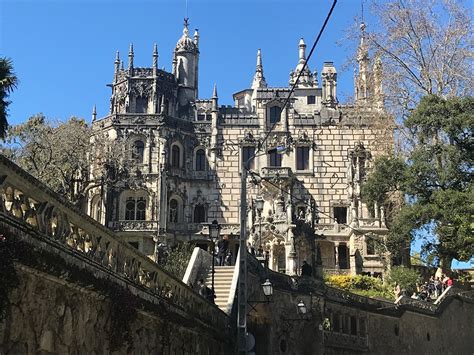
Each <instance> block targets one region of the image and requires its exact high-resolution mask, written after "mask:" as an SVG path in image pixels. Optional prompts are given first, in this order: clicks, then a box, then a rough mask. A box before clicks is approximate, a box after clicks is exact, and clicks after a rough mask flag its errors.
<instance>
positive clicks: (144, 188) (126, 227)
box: [88, 20, 393, 275]
mask: <svg viewBox="0 0 474 355" xmlns="http://www.w3.org/2000/svg"><path fill="white" fill-rule="evenodd" d="M364 27H365V26H364V25H362V26H361V39H360V45H359V48H358V56H357V62H358V68H357V71H356V72H355V76H354V84H355V100H354V102H353V103H351V104H340V103H339V101H338V99H337V92H336V89H337V72H336V68H335V67H334V65H333V63H332V62H325V63H324V64H323V67H322V70H321V75H320V76H319V75H318V73H317V72H313V73H312V72H311V71H310V70H309V69H308V68H306V67H304V63H305V61H306V54H305V50H306V44H305V42H304V41H303V39H300V41H299V44H298V61H297V63H296V66H295V68H294V70H292V71H291V73H290V77H289V86H288V87H269V86H268V84H267V82H266V80H265V77H264V66H263V61H262V53H261V51H260V50H258V52H257V64H256V69H255V73H254V74H253V80H251V79H252V78H251V74H250V73H249V82H251V86H250V88H246V89H243V90H240V91H238V92H236V93H235V94H234V95H233V99H234V105H233V106H219V104H218V94H217V89H216V87H214V92H213V95H212V97H211V98H209V99H202V98H199V96H198V77H199V75H198V73H199V33H198V32H197V31H195V32H194V35H193V36H192V37H191V36H190V34H189V31H188V22H187V20H185V25H184V29H183V35H182V36H181V38H179V40H178V42H177V43H176V48H175V50H174V52H173V67H172V71H171V73H169V72H166V71H164V70H160V69H158V50H157V47H156V45H155V47H154V50H153V54H152V59H153V65H152V67H151V68H141V67H135V66H134V51H133V46H132V45H131V46H130V51H129V53H128V66H127V68H124V66H123V62H122V61H121V60H120V58H119V54H118V53H117V57H116V60H115V70H114V77H113V83H112V84H111V85H110V86H111V88H112V96H111V99H110V113H109V114H108V115H107V116H106V117H104V118H101V119H99V118H97V115H96V113H95V110H94V112H93V118H92V119H93V129H94V132H95V140H94V141H95V143H98V142H100V141H102V142H103V141H104V140H105V141H106V142H109V143H110V145H113V143H114V142H115V143H117V144H116V145H119V146H120V147H122V148H124V147H125V148H126V149H124V151H125V155H127V154H128V155H129V158H131V159H129V160H131V161H133V162H134V168H133V173H132V174H129V175H132V176H128V177H127V178H124V179H123V180H120V176H121V175H120V172H119V171H117V170H116V171H113V172H112V173H110V174H108V175H112V177H110V176H108V177H107V178H105V179H104V177H102V181H103V183H102V184H101V186H100V187H96V188H93V189H91V190H90V193H89V196H88V201H89V202H88V212H89V214H90V215H91V216H92V217H94V218H95V219H97V220H99V221H101V222H102V223H104V224H105V225H107V226H108V227H109V228H111V229H113V230H115V231H117V232H118V233H119V235H120V236H122V237H123V238H124V239H125V240H127V241H128V242H129V243H130V244H132V245H134V246H135V247H137V248H138V249H139V250H140V251H141V252H143V253H144V254H146V255H148V256H150V257H152V258H153V257H154V255H155V253H156V249H157V247H158V246H159V245H163V244H167V245H173V244H174V243H176V242H177V241H190V242H193V243H195V244H196V245H197V246H200V247H203V248H206V247H207V245H209V223H211V222H212V221H213V220H217V221H218V222H219V225H220V227H221V229H220V235H221V236H227V238H228V239H229V241H230V245H231V250H232V251H233V255H234V257H235V256H236V255H237V253H236V251H237V248H238V237H239V232H240V225H239V206H240V199H241V196H240V171H241V169H242V165H243V163H244V162H245V161H247V160H248V159H249V158H250V157H252V156H253V155H254V154H256V157H255V158H254V159H250V161H249V163H248V164H249V168H250V170H251V174H250V178H249V180H248V189H247V190H248V196H247V200H248V206H249V209H248V221H249V223H248V230H249V241H250V243H252V244H253V246H254V247H255V248H256V249H257V250H258V249H259V248H261V249H263V250H264V254H265V256H266V257H267V259H268V265H269V267H270V268H271V269H273V270H276V271H281V272H286V273H287V274H290V275H293V274H295V273H299V270H300V266H301V264H302V262H303V260H308V261H309V260H311V250H313V253H314V250H315V249H316V248H314V247H313V248H312V247H311V245H310V244H311V243H310V242H308V238H305V237H304V236H303V235H302V234H303V232H304V230H303V229H301V228H295V225H302V224H303V225H307V226H310V228H314V230H315V232H316V235H317V241H316V244H317V250H318V253H317V254H318V255H320V260H321V261H322V265H323V268H324V269H325V271H326V272H332V273H352V274H354V273H372V274H374V273H380V272H382V270H383V258H384V257H385V256H384V255H380V254H379V250H380V248H377V239H378V238H384V236H385V235H386V234H387V228H386V226H385V224H384V211H383V208H381V207H378V206H374V207H373V208H367V206H366V205H365V204H364V203H363V202H362V201H361V196H360V187H361V184H362V183H363V181H364V179H365V177H366V173H367V172H368V171H369V170H370V168H371V166H372V164H373V159H374V157H375V156H377V155H380V154H381V153H383V152H385V151H390V150H391V149H392V146H393V132H392V131H391V130H390V128H388V127H390V125H388V124H387V120H389V119H388V118H387V116H386V115H385V114H384V110H383V98H382V89H381V75H382V74H381V71H382V68H381V64H380V61H379V60H377V59H375V60H371V58H369V55H368V51H367V48H366V46H365V43H364ZM295 47H296V46H295ZM295 49H296V48H295ZM295 57H296V50H295ZM282 69H283V70H287V68H282ZM300 74H301V75H300ZM299 75H300V78H299V81H298V83H297V85H296V87H295V90H294V92H293V93H292V94H291V97H290V100H289V102H288V105H286V106H284V103H285V101H286V99H287V97H288V94H289V93H290V89H291V86H292V85H293V84H294V82H295V80H296V78H297V77H298V76H299ZM384 120H385V122H383V121H384ZM381 122H382V123H381ZM272 126H273V129H272V130H271V132H270V134H269V135H268V139H266V140H265V139H264V138H265V136H266V135H267V133H268V132H269V130H270V129H271V127H272ZM276 147H284V148H286V149H285V150H284V151H283V153H282V152H280V151H279V150H280V149H279V150H278V151H277V149H275V148H276ZM111 150H113V149H109V151H111ZM281 153H282V154H281ZM98 159H99V158H98ZM120 159H122V160H121V161H124V159H125V160H126V157H121V158H120ZM92 174H94V170H93V171H92ZM131 177H133V178H131ZM96 178H97V177H96ZM114 179H115V180H116V181H113V180H114ZM262 199H263V202H264V203H263V209H262V208H261V207H260V209H257V205H261V204H258V203H257V202H258V201H259V200H260V201H261V200H262ZM301 222H303V223H301Z"/></svg>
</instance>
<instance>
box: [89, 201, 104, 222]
mask: <svg viewBox="0 0 474 355" xmlns="http://www.w3.org/2000/svg"><path fill="white" fill-rule="evenodd" d="M101 203H102V201H101V198H100V196H97V195H96V196H94V197H93V198H92V201H91V213H90V216H91V217H92V218H94V219H95V220H96V221H99V222H100V213H101Z"/></svg>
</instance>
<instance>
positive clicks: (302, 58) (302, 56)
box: [298, 38, 306, 64]
mask: <svg viewBox="0 0 474 355" xmlns="http://www.w3.org/2000/svg"><path fill="white" fill-rule="evenodd" d="M298 48H299V51H298V54H299V61H298V63H303V64H304V62H305V61H306V43H304V39H303V38H300V43H299V45H298Z"/></svg>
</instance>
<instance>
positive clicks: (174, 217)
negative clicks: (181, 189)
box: [169, 199, 179, 223]
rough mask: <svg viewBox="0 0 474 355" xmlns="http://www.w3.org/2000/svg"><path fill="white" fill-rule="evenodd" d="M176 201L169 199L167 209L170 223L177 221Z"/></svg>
mask: <svg viewBox="0 0 474 355" xmlns="http://www.w3.org/2000/svg"><path fill="white" fill-rule="evenodd" d="M178 206H179V204H178V201H177V200H175V199H171V200H170V209H169V221H170V222H171V223H177V222H178Z"/></svg>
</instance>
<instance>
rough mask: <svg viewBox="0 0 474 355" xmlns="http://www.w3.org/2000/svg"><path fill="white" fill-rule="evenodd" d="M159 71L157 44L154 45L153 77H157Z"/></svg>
mask: <svg viewBox="0 0 474 355" xmlns="http://www.w3.org/2000/svg"><path fill="white" fill-rule="evenodd" d="M157 70H158V46H157V45H156V43H154V44H153V76H156V71H157Z"/></svg>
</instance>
